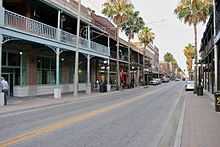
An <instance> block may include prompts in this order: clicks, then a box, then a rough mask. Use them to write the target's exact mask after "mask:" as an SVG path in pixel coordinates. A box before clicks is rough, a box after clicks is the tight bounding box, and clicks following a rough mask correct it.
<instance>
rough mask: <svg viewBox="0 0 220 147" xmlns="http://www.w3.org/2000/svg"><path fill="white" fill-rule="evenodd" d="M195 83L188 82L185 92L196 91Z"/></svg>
mask: <svg viewBox="0 0 220 147" xmlns="http://www.w3.org/2000/svg"><path fill="white" fill-rule="evenodd" d="M194 87H195V82H194V81H186V85H185V90H186V91H187V90H194Z"/></svg>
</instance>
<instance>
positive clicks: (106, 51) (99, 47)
mask: <svg viewBox="0 0 220 147" xmlns="http://www.w3.org/2000/svg"><path fill="white" fill-rule="evenodd" d="M91 49H92V50H94V51H96V52H99V53H102V54H104V55H107V56H109V55H110V52H109V49H108V47H106V46H104V45H101V44H98V43H96V42H93V41H92V42H91Z"/></svg>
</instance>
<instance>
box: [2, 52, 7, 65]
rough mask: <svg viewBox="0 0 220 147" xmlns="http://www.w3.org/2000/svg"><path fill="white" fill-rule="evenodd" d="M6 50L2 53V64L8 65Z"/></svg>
mask: <svg viewBox="0 0 220 147" xmlns="http://www.w3.org/2000/svg"><path fill="white" fill-rule="evenodd" d="M6 60H7V59H6V52H3V53H2V65H6Z"/></svg>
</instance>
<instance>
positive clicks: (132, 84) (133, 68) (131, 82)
mask: <svg viewBox="0 0 220 147" xmlns="http://www.w3.org/2000/svg"><path fill="white" fill-rule="evenodd" d="M131 69H132V72H133V79H132V82H131V83H132V87H133V88H134V69H135V67H134V66H132V67H131Z"/></svg>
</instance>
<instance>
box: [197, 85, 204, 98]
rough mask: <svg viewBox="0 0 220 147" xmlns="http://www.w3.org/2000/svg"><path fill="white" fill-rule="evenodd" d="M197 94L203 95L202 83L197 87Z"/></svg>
mask: <svg viewBox="0 0 220 147" xmlns="http://www.w3.org/2000/svg"><path fill="white" fill-rule="evenodd" d="M197 95H198V96H203V87H202V86H201V85H199V86H198V87H197Z"/></svg>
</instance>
